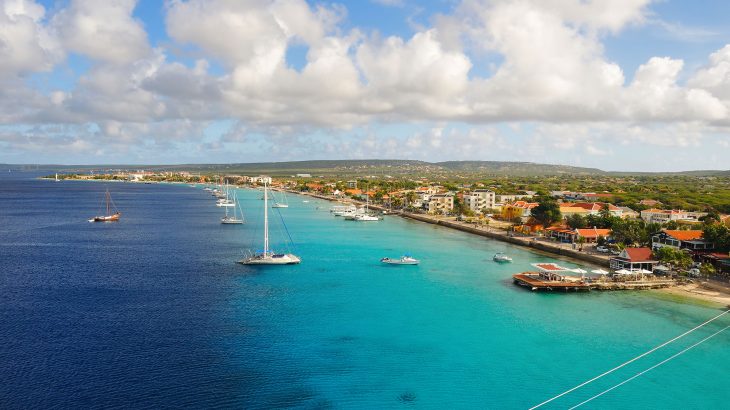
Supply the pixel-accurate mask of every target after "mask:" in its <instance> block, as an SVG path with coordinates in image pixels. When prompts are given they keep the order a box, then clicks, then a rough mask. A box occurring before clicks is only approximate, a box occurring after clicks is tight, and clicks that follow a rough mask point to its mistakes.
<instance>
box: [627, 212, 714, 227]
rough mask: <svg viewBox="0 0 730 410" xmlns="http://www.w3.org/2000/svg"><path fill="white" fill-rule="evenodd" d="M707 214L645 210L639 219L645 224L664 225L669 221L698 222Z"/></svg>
mask: <svg viewBox="0 0 730 410" xmlns="http://www.w3.org/2000/svg"><path fill="white" fill-rule="evenodd" d="M705 215H707V212H689V211H682V210H678V209H646V210H644V211H641V219H643V220H644V221H646V222H647V223H659V224H665V223H667V222H669V221H684V222H698V220H699V218H702V217H703V216H705Z"/></svg>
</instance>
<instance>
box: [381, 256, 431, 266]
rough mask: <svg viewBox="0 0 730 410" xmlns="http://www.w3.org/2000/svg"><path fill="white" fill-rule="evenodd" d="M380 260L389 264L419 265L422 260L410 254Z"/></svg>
mask: <svg viewBox="0 0 730 410" xmlns="http://www.w3.org/2000/svg"><path fill="white" fill-rule="evenodd" d="M380 262H382V263H385V264H388V265H418V264H419V263H421V261H420V260H418V259H416V258H413V257H411V256H409V255H403V256H401V257H400V258H398V259H395V258H383V259H381V260H380Z"/></svg>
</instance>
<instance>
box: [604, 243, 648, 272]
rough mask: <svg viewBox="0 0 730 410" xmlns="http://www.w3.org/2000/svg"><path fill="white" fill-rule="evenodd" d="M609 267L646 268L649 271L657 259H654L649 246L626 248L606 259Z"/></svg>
mask: <svg viewBox="0 0 730 410" xmlns="http://www.w3.org/2000/svg"><path fill="white" fill-rule="evenodd" d="M608 263H609V266H610V267H611V269H616V270H618V269H627V270H639V269H646V270H648V271H651V270H653V269H654V266H655V265H657V264H658V263H659V261H657V260H654V255H652V253H651V248H626V249H624V250H623V251H621V253H620V254H618V255H617V256H613V257H611V258H609V259H608Z"/></svg>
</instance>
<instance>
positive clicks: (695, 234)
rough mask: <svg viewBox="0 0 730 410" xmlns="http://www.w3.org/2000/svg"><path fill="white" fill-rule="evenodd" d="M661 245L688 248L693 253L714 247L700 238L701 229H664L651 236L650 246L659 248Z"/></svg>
mask: <svg viewBox="0 0 730 410" xmlns="http://www.w3.org/2000/svg"><path fill="white" fill-rule="evenodd" d="M663 246H670V247H672V248H676V249H688V250H690V251H692V252H694V253H696V252H703V251H707V250H710V249H713V248H714V245H713V244H712V243H711V242H708V241H706V240H704V239H702V231H701V230H690V231H675V230H669V229H665V230H663V231H661V232H659V233H658V234H656V235H654V236H652V237H651V247H652V248H661V247H663ZM703 253H704V252H703Z"/></svg>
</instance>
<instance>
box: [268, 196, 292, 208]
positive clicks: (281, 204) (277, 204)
mask: <svg viewBox="0 0 730 410" xmlns="http://www.w3.org/2000/svg"><path fill="white" fill-rule="evenodd" d="M271 196H272V197H273V198H274V205H271V207H272V208H289V201H288V200H287V199H286V195H285V194H284V193H283V192H279V197H280V198H281V200H278V199H276V195H274V193H273V192H272V193H271Z"/></svg>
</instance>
